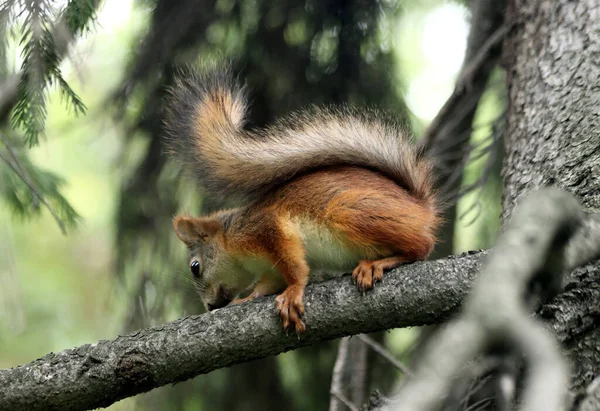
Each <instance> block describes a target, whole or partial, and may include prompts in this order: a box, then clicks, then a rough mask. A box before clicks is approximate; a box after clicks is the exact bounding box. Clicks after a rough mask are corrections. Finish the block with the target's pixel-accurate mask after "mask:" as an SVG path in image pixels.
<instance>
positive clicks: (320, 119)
mask: <svg viewBox="0 0 600 411" xmlns="http://www.w3.org/2000/svg"><path fill="white" fill-rule="evenodd" d="M247 111H248V101H247V97H246V92H245V88H244V87H243V86H242V85H241V84H239V83H238V82H237V81H236V80H235V79H234V77H233V76H232V75H231V71H230V69H228V68H227V69H222V70H212V71H209V72H204V73H199V72H197V71H194V70H188V71H187V72H182V75H181V76H179V77H178V78H177V79H176V81H175V85H174V87H173V88H172V89H171V90H170V96H169V99H168V101H167V112H166V114H167V115H166V122H165V126H166V131H167V139H168V145H169V148H170V151H171V152H173V153H174V154H176V155H178V156H180V157H182V158H183V159H184V160H185V161H186V162H187V163H188V164H189V165H190V166H191V167H192V168H193V169H194V171H195V172H197V173H198V175H199V177H200V179H201V182H202V184H203V185H204V186H205V187H206V188H207V189H208V190H210V191H213V192H216V193H220V194H222V195H224V196H227V197H238V198H239V197H240V196H242V197H243V198H256V197H257V196H260V195H262V194H264V193H266V192H267V191H269V190H270V189H271V188H273V187H276V186H278V185H280V184H281V183H283V182H285V181H286V180H289V179H291V178H292V177H294V176H295V175H298V174H302V173H305V172H307V171H310V170H314V169H317V168H321V167H327V166H335V165H353V166H358V167H365V168H369V169H373V170H377V171H379V172H381V173H382V174H384V175H387V176H388V177H389V178H391V179H393V180H394V181H396V182H397V183H398V184H399V185H400V186H402V187H403V188H405V189H406V190H407V191H408V192H409V193H410V194H411V195H413V196H414V197H416V198H418V199H421V200H430V199H432V196H433V193H432V181H431V180H432V176H431V165H430V163H429V161H428V160H427V159H426V158H425V157H424V156H423V155H422V154H421V153H420V152H418V150H417V149H416V147H415V145H414V144H413V143H411V142H410V141H409V140H408V138H407V137H406V136H405V135H404V133H403V132H402V130H401V128H400V127H398V126H397V125H394V124H393V122H390V121H389V120H386V119H385V118H384V117H383V116H382V114H381V113H378V112H375V111H371V110H369V111H367V112H363V113H360V112H358V111H354V110H352V109H350V108H339V109H316V108H311V109H310V110H306V111H301V112H297V113H295V114H292V115H290V116H288V117H287V118H285V119H283V120H280V121H278V122H276V123H275V124H274V125H272V126H269V127H266V128H261V129H254V130H245V129H244V125H245V120H246V117H247Z"/></svg>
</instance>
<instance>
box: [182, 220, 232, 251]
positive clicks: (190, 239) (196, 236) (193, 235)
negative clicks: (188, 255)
mask: <svg viewBox="0 0 600 411" xmlns="http://www.w3.org/2000/svg"><path fill="white" fill-rule="evenodd" d="M173 228H174V229H175V234H177V237H179V239H180V240H181V241H183V242H184V243H185V245H187V246H188V247H190V246H192V245H193V244H198V243H202V242H206V241H209V240H212V239H213V238H214V236H215V235H216V234H217V233H218V232H219V230H220V229H221V222H220V221H219V220H216V219H214V218H193V217H182V216H177V217H175V218H174V219H173Z"/></svg>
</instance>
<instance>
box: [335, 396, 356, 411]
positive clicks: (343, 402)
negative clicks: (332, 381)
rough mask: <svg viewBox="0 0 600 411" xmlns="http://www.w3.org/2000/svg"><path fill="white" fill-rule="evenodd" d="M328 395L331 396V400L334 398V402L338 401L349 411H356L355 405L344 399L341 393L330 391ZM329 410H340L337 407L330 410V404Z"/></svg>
mask: <svg viewBox="0 0 600 411" xmlns="http://www.w3.org/2000/svg"><path fill="white" fill-rule="evenodd" d="M330 394H331V396H332V397H333V398H335V399H336V400H338V401H339V402H340V403H342V404H344V405H345V406H346V407H348V408H349V409H350V410H351V411H358V407H357V406H356V405H354V404H352V401H350V400H349V399H348V398H346V397H344V395H343V394H342V393H341V392H339V391H331V393H330ZM333 398H332V399H333ZM329 409H330V410H332V409H335V410H339V409H340V408H338V407H336V408H331V404H330V406H329Z"/></svg>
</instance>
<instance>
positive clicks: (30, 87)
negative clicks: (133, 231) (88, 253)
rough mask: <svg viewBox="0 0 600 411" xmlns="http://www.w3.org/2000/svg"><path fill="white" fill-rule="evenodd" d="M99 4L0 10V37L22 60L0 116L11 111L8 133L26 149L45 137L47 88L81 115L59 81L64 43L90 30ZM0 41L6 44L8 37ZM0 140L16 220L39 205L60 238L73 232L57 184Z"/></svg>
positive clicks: (8, 4)
mask: <svg viewBox="0 0 600 411" xmlns="http://www.w3.org/2000/svg"><path fill="white" fill-rule="evenodd" d="M56 3H58V2H56ZM98 4H99V1H97V0H70V1H69V2H68V3H67V4H66V6H64V8H63V9H62V10H61V11H60V12H56V7H54V4H53V2H51V1H49V0H30V1H26V0H6V1H5V2H4V3H3V5H2V6H0V33H7V32H9V31H11V30H13V31H15V33H16V37H17V42H18V45H19V47H20V48H21V53H20V54H21V58H22V63H21V71H20V73H18V74H15V75H16V76H18V79H19V81H18V86H17V89H16V93H15V96H14V99H13V100H14V101H12V110H6V109H5V108H4V107H0V113H4V112H5V111H6V112H8V111H12V116H11V124H12V127H13V128H14V129H21V130H22V131H23V134H24V140H25V142H26V144H27V146H28V147H29V148H31V147H33V146H35V145H38V144H39V140H40V137H41V136H43V134H44V131H45V122H46V115H47V109H46V104H47V96H48V88H49V87H50V86H52V85H56V86H57V88H58V90H59V92H60V96H61V101H62V102H63V104H64V105H65V106H66V108H67V109H68V110H69V111H70V112H72V113H74V114H75V115H79V114H84V113H85V111H86V106H85V104H84V103H83V101H82V100H81V98H80V97H79V96H78V95H77V93H75V91H74V90H73V89H72V88H71V87H70V85H69V83H68V82H67V81H66V80H65V79H64V77H63V75H62V72H61V70H60V64H61V61H62V59H63V56H64V55H65V54H66V52H67V49H68V46H69V43H70V42H71V41H72V40H74V39H75V37H76V36H80V35H82V34H84V33H86V32H87V31H89V30H90V26H91V24H92V23H93V21H94V20H95V18H96V8H97V7H98ZM15 28H18V29H17V30H14V29H15ZM2 38H3V39H5V40H4V41H7V40H6V39H7V38H8V36H2ZM6 48H7V45H6V44H1V45H0V49H1V50H2V54H1V55H0V57H2V58H1V59H0V63H2V66H3V69H5V66H6V58H5V52H6ZM7 100H10V99H7ZM9 104H10V103H9ZM4 120H5V119H4V118H1V119H0V121H2V122H3V121H4ZM1 140H2V142H3V143H4V145H5V147H6V148H7V151H6V152H4V153H3V154H2V156H1V159H2V160H4V162H5V163H6V165H7V167H6V168H0V173H3V174H5V175H6V176H5V181H6V183H5V184H4V186H3V191H2V193H3V194H4V198H5V199H6V200H7V201H8V203H9V204H10V205H11V208H12V209H13V210H15V211H16V212H17V213H18V214H20V215H25V216H26V215H33V214H35V213H36V212H38V211H39V209H40V207H39V205H40V203H41V204H43V205H45V206H46V208H48V210H49V211H50V212H51V213H52V215H53V216H54V218H55V219H56V221H57V222H58V224H59V226H60V228H61V230H62V231H63V232H64V231H65V230H66V228H67V227H69V226H73V225H74V224H75V222H76V216H77V214H76V213H75V211H74V210H73V208H72V207H71V206H70V205H69V203H68V202H67V201H66V199H65V198H64V197H63V196H62V195H61V194H60V191H59V187H60V185H61V181H60V179H59V178H58V177H57V176H54V175H52V174H50V173H46V172H43V171H41V170H39V169H38V168H36V167H35V166H34V165H33V164H32V163H31V162H30V161H29V159H28V158H27V155H26V153H25V152H23V153H21V155H20V156H16V155H14V153H12V152H11V150H10V144H9V142H8V141H7V140H6V139H4V138H3V139H1ZM11 190H12V191H11ZM28 202H29V203H28Z"/></svg>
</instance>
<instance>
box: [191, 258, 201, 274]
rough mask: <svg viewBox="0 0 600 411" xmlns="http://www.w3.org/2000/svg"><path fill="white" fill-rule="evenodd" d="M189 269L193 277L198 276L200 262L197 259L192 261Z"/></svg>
mask: <svg viewBox="0 0 600 411" xmlns="http://www.w3.org/2000/svg"><path fill="white" fill-rule="evenodd" d="M190 271H191V272H192V275H193V276H194V277H196V278H198V277H200V263H199V262H198V260H194V261H192V264H190Z"/></svg>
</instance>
